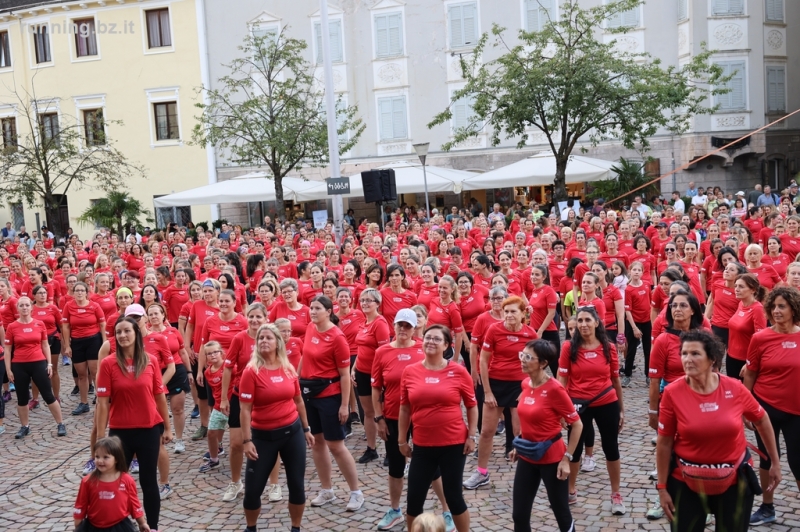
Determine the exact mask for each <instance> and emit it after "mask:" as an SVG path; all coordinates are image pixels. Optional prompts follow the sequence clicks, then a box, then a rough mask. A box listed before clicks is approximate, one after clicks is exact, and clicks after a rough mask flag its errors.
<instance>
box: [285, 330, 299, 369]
mask: <svg viewBox="0 0 800 532" xmlns="http://www.w3.org/2000/svg"><path fill="white" fill-rule="evenodd" d="M286 358H288V359H289V363H290V364H291V365H292V367H294V369H295V370H296V369H297V368H299V367H300V361H301V360H302V359H303V341H302V340H300V339H299V338H295V337H294V336H292V337H291V338H289V341H288V342H286Z"/></svg>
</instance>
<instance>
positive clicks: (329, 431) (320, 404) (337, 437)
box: [228, 393, 345, 441]
mask: <svg viewBox="0 0 800 532" xmlns="http://www.w3.org/2000/svg"><path fill="white" fill-rule="evenodd" d="M305 403H306V414H307V415H308V426H309V427H311V434H313V435H315V436H316V435H317V434H322V435H323V437H324V438H325V441H341V440H343V439H344V436H345V431H344V425H342V424H341V423H339V407H341V406H342V394H340V393H337V394H336V395H331V396H329V397H322V398H319V397H313V398H311V399H306V401H305ZM228 419H230V418H228Z"/></svg>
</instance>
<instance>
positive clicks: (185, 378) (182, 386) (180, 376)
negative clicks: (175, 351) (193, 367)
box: [164, 364, 190, 396]
mask: <svg viewBox="0 0 800 532" xmlns="http://www.w3.org/2000/svg"><path fill="white" fill-rule="evenodd" d="M164 387H165V388H166V389H167V395H168V396H173V395H178V394H179V393H181V392H183V393H189V391H190V388H189V373H188V372H187V371H186V368H185V367H184V365H183V364H175V375H173V376H172V378H171V379H170V380H169V382H168V383H166V385H165V386H164Z"/></svg>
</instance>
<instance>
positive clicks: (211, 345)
mask: <svg viewBox="0 0 800 532" xmlns="http://www.w3.org/2000/svg"><path fill="white" fill-rule="evenodd" d="M203 349H204V350H205V351H203V352H204V353H205V354H206V357H208V352H209V351H214V350H217V349H219V350H222V345H220V343H219V342H217V341H216V340H211V341H209V342H206V343H205V344H204V345H203ZM222 359H223V363H224V361H225V355H224V354H223V355H222ZM207 367H211V366H207Z"/></svg>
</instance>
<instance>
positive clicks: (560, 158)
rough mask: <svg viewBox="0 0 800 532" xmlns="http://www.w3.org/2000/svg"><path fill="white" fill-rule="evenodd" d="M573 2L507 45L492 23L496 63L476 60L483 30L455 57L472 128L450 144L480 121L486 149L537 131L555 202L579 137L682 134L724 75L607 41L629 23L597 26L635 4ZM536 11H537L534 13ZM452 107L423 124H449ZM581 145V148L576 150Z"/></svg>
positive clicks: (703, 63)
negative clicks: (549, 159) (550, 166)
mask: <svg viewBox="0 0 800 532" xmlns="http://www.w3.org/2000/svg"><path fill="white" fill-rule="evenodd" d="M579 3H580V2H579V1H578V0H565V1H564V2H559V4H560V6H559V18H558V20H552V19H549V17H547V20H546V21H545V23H544V24H543V26H542V30H541V31H537V32H526V31H520V33H519V42H518V43H517V44H514V45H511V44H509V43H508V42H507V40H506V38H505V36H504V31H505V30H504V28H501V27H498V26H496V25H495V26H494V27H493V28H492V32H491V33H492V41H493V42H492V48H494V49H495V50H496V52H493V53H499V54H500V55H499V57H497V58H496V59H493V60H490V61H487V62H485V63H484V62H483V57H484V55H486V54H488V52H489V49H487V47H488V46H489V39H490V37H489V35H488V34H484V35H483V36H482V37H481V39H480V40H479V42H478V45H477V46H476V47H475V50H474V52H473V53H472V54H471V55H468V56H467V57H462V58H461V68H462V75H463V77H464V79H465V80H466V85H465V86H464V88H462V89H460V90H457V91H455V92H454V93H453V95H452V100H451V106H452V104H453V103H454V102H456V101H458V100H460V99H462V98H470V99H472V100H473V101H474V104H473V109H474V115H473V120H472V123H471V124H470V125H468V126H467V127H464V128H459V129H458V130H457V131H455V134H454V137H453V139H452V141H450V142H447V143H446V144H444V145H443V146H442V149H444V150H449V149H450V148H452V147H453V146H456V145H458V144H459V143H461V142H463V141H465V140H466V139H468V138H470V137H473V136H475V135H477V134H478V133H479V132H480V130H481V128H482V127H484V126H485V127H487V129H488V130H489V132H490V133H489V135H490V137H491V142H492V145H494V146H497V145H498V144H500V142H501V136H502V137H504V138H508V139H514V140H516V142H517V147H518V148H522V147H524V146H525V144H526V142H527V140H528V138H529V135H530V134H531V133H538V132H541V133H542V134H544V136H545V137H546V140H547V143H548V144H549V147H550V150H551V151H552V153H553V155H554V156H555V158H556V174H555V176H554V177H555V179H554V196H555V197H554V199H555V200H559V199H561V200H563V199H566V198H567V192H566V185H565V178H564V176H565V172H566V167H567V163H568V159H569V156H570V154H571V153H572V152H573V150H574V149H575V147H576V145H577V143H578V142H579V141H581V142H582V143H587V144H588V145H591V146H595V145H597V144H598V143H599V142H600V141H602V140H608V139H616V140H618V141H620V142H621V144H622V145H623V146H624V147H626V148H629V149H634V148H635V147H636V145H637V144H638V145H639V148H640V149H642V150H646V149H647V147H648V145H649V142H648V138H649V137H651V136H653V135H654V134H655V133H656V132H657V131H659V129H666V130H669V131H671V132H674V133H681V132H684V131H686V129H687V128H688V127H689V125H690V119H691V117H692V116H694V115H697V114H703V113H710V112H712V111H713V108H708V107H706V102H707V101H708V97H709V95H710V94H721V93H724V92H725V91H726V89H720V88H719V87H720V84H721V83H725V82H726V81H727V80H729V79H730V77H728V78H726V77H723V75H722V69H721V68H719V67H717V66H714V65H711V62H710V57H711V52H710V51H708V50H707V49H706V48H705V45H702V46H701V50H700V52H699V53H697V54H695V55H694V56H693V57H692V59H691V61H690V62H689V63H687V64H686V65H683V66H681V67H675V66H665V65H662V64H661V61H660V60H659V59H653V58H652V57H651V56H650V55H649V54H637V53H629V52H621V51H619V50H617V49H616V48H615V42H616V41H615V40H612V41H611V42H608V43H604V42H603V39H602V32H604V31H605V32H608V33H613V34H624V33H626V32H627V31H629V30H630V28H625V27H621V28H607V29H604V26H605V22H606V20H608V19H609V17H610V16H612V15H615V14H617V13H621V12H623V11H625V10H628V9H631V8H635V7H637V6H638V5H639V4H641V0H618V1H611V2H608V3H602V4H600V3H598V4H600V5H596V6H594V7H589V8H585V9H584V8H581V7H580V6H579ZM540 13H543V14H544V12H543V10H540ZM451 117H452V110H451V107H448V108H447V109H445V110H444V111H442V112H441V113H439V114H437V115H436V116H435V117H434V118H433V120H432V121H431V122H430V123H429V124H428V127H433V126H435V125H438V124H443V123H445V122H447V121H449V120H450V119H451ZM582 149H583V148H582Z"/></svg>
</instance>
